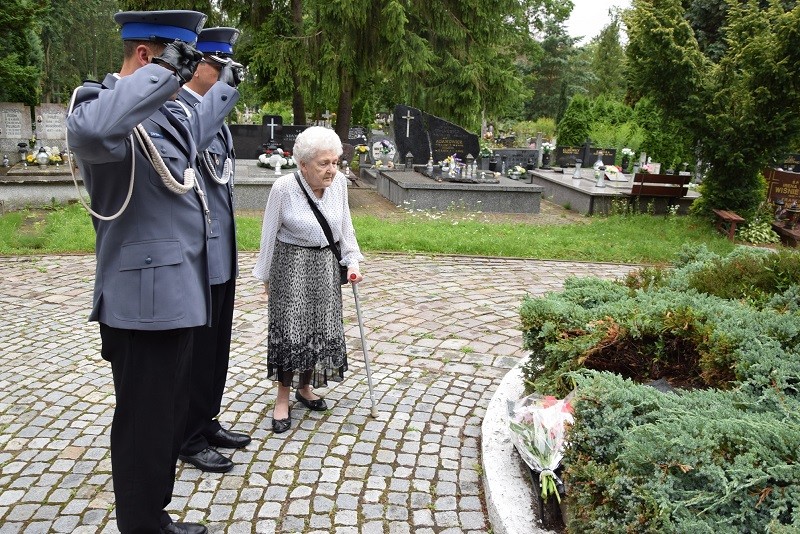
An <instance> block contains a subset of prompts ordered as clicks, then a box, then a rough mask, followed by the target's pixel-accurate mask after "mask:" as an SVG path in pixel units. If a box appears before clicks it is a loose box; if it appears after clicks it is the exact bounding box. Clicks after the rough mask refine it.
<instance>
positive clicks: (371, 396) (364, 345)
mask: <svg viewBox="0 0 800 534" xmlns="http://www.w3.org/2000/svg"><path fill="white" fill-rule="evenodd" d="M355 278H356V275H355V274H351V275H350V285H351V286H353V297H354V298H355V300H356V315H357V316H358V329H359V330H360V331H361V349H362V350H363V351H364V365H365V366H366V368H367V385H368V386H369V400H370V402H371V403H372V410H370V414H372V417H378V407H377V406H375V392H374V391H372V371H370V368H369V353H368V352H367V339H366V338H365V337H364V321H363V320H362V319H361V305H360V304H359V302H358V288H357V287H356V284H355V283H354V282H353V280H355Z"/></svg>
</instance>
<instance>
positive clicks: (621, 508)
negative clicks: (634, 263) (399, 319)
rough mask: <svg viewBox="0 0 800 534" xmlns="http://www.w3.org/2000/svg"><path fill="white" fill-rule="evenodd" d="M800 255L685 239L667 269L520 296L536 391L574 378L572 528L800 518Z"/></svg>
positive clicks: (558, 389)
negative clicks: (722, 249)
mask: <svg viewBox="0 0 800 534" xmlns="http://www.w3.org/2000/svg"><path fill="white" fill-rule="evenodd" d="M798 258H800V256H799V255H798V254H797V252H796V251H781V252H778V253H774V252H771V251H767V250H762V249H751V248H746V247H740V248H738V249H736V250H734V252H732V253H730V254H728V255H727V256H724V257H721V256H719V255H716V254H713V253H710V252H709V251H708V250H707V249H706V248H704V247H700V248H695V249H689V248H684V249H683V250H681V252H680V253H679V255H678V260H677V262H676V264H675V267H674V268H672V269H664V268H645V269H641V270H640V271H639V272H638V273H634V274H632V275H630V276H628V277H627V278H626V279H625V281H624V282H609V281H602V280H597V279H577V278H572V279H569V280H568V281H567V283H566V284H565V288H564V290H563V291H562V292H560V293H552V294H549V295H546V296H544V297H541V298H537V299H533V298H528V299H525V300H524V302H523V304H522V307H521V310H520V314H521V319H522V325H523V340H524V344H525V347H526V348H527V349H529V350H530V351H531V354H530V357H529V359H528V361H527V362H526V365H525V366H524V367H523V373H524V376H525V379H526V385H527V389H528V391H536V392H538V393H542V394H553V395H557V396H561V397H563V396H564V395H566V394H567V393H568V392H569V391H571V390H572V389H574V388H577V396H576V402H575V425H574V427H573V428H572V430H571V431H570V436H569V442H570V448H569V449H568V450H567V453H566V456H565V460H564V463H565V466H566V467H565V482H566V483H567V485H568V497H569V501H570V504H571V506H570V514H569V523H568V528H569V530H570V531H573V532H602V531H604V530H610V531H612V532H659V533H660V532H675V533H683V532H714V531H721V532H790V531H795V530H796V529H797V528H798V527H800V453H798V451H800V311H799V308H800V307H799V306H798V302H800V300H799V299H798V297H800V283H799V282H798V277H799V276H800V266H799V265H798ZM652 383H655V384H658V385H660V386H663V385H664V384H666V385H667V387H668V388H669V389H670V391H671V393H663V392H661V391H659V390H657V389H656V388H654V387H648V386H647V385H645V384H652Z"/></svg>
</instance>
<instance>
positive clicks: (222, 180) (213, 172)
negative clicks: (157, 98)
mask: <svg viewBox="0 0 800 534" xmlns="http://www.w3.org/2000/svg"><path fill="white" fill-rule="evenodd" d="M175 102H176V103H177V104H178V105H179V106H180V107H181V108H183V111H184V113H186V116H187V117H189V118H190V119H191V118H192V112H191V111H190V110H189V106H187V105H186V104H184V103H183V102H181V101H180V100H176V101H175ZM200 161H201V162H202V163H203V166H204V167H205V168H206V170H207V171H208V174H209V176H210V177H211V179H212V180H214V181H215V182H216V183H218V184H219V185H227V184H228V182H230V181H231V176H232V175H233V165H232V164H231V158H226V159H225V163H223V165H222V176H220V175H219V174H217V169H216V166H215V165H214V160H213V159H211V154H209V152H208V150H203V152H202V153H201V155H200Z"/></svg>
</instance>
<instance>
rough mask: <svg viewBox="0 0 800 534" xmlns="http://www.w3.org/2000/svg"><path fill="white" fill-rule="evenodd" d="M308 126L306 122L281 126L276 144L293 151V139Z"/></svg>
mask: <svg viewBox="0 0 800 534" xmlns="http://www.w3.org/2000/svg"><path fill="white" fill-rule="evenodd" d="M306 128H308V125H307V124H304V125H300V126H295V125H293V124H291V125H286V126H284V127H283V131H282V132H281V136H280V138H278V139H277V144H278V146H280V147H281V148H282V149H284V150H288V151H289V152H294V140H295V139H297V136H298V135H300V132H302V131H303V130H305V129H306Z"/></svg>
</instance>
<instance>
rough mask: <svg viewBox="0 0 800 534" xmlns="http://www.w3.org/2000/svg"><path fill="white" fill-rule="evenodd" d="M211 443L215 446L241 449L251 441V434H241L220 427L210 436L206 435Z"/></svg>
mask: <svg viewBox="0 0 800 534" xmlns="http://www.w3.org/2000/svg"><path fill="white" fill-rule="evenodd" d="M206 440H207V441H208V444H209V445H213V446H214V447H222V448H224V449H241V448H242V447H246V446H247V444H248V443H250V441H251V439H250V436H248V435H247V434H240V433H239V432H231V431H229V430H225V429H224V428H220V429H219V430H217V431H216V432H214V433H213V434H212V435H210V436H206Z"/></svg>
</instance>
